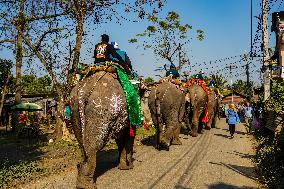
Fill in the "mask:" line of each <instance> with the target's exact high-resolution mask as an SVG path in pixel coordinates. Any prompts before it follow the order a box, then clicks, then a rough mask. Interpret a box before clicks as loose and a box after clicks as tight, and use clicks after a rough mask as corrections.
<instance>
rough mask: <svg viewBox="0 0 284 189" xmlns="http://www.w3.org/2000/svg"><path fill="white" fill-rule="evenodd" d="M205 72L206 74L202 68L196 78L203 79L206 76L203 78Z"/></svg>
mask: <svg viewBox="0 0 284 189" xmlns="http://www.w3.org/2000/svg"><path fill="white" fill-rule="evenodd" d="M203 74H204V72H203V71H202V70H201V71H200V72H199V74H196V76H195V78H196V79H201V80H203V79H204V78H203Z"/></svg>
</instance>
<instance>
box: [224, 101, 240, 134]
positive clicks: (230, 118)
mask: <svg viewBox="0 0 284 189" xmlns="http://www.w3.org/2000/svg"><path fill="white" fill-rule="evenodd" d="M227 122H228V124H229V130H230V134H231V138H234V133H235V130H236V124H237V123H239V122H240V118H239V116H238V113H237V111H236V106H235V105H234V104H231V105H230V108H229V110H228V112H227Z"/></svg>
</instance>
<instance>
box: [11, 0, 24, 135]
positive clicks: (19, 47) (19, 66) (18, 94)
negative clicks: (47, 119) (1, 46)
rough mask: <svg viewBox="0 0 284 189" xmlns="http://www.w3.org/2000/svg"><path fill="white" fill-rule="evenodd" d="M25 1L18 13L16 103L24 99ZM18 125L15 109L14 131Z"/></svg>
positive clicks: (21, 3)
mask: <svg viewBox="0 0 284 189" xmlns="http://www.w3.org/2000/svg"><path fill="white" fill-rule="evenodd" d="M24 3H25V2H24V1H23V0H22V1H21V2H20V12H19V14H18V22H19V23H18V24H19V25H20V27H19V28H20V29H21V31H18V35H17V42H16V89H15V103H14V104H15V105H16V104H20V103H21V101H22V99H21V95H22V86H21V81H22V64H23V39H22V36H21V35H20V34H19V33H20V32H22V33H23V32H24V26H23V25H24V23H22V22H23V20H22V16H23V14H24ZM17 126H18V112H17V111H15V112H13V114H12V131H16V130H17Z"/></svg>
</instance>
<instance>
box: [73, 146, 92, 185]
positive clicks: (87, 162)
mask: <svg viewBox="0 0 284 189" xmlns="http://www.w3.org/2000/svg"><path fill="white" fill-rule="evenodd" d="M93 150H94V149H93ZM93 150H92V151H91V152H90V153H87V154H88V156H85V155H84V159H83V162H81V163H80V164H79V165H78V176H77V183H76V188H78V189H79V188H80V189H83V188H84V189H94V188H96V182H95V180H96V179H95V169H96V150H94V151H93ZM84 154H85V153H84Z"/></svg>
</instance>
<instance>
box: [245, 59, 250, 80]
mask: <svg viewBox="0 0 284 189" xmlns="http://www.w3.org/2000/svg"><path fill="white" fill-rule="evenodd" d="M244 60H245V62H246V65H245V67H246V75H247V86H249V84H250V83H249V64H250V63H249V61H248V55H247V54H245V55H244Z"/></svg>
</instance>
